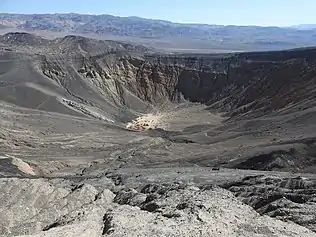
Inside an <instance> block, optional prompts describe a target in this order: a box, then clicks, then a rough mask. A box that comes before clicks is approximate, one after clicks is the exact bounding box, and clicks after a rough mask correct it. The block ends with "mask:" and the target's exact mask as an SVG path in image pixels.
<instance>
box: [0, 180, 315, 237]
mask: <svg viewBox="0 0 316 237" xmlns="http://www.w3.org/2000/svg"><path fill="white" fill-rule="evenodd" d="M0 187H1V190H2V191H1V194H0V200H1V203H2V205H1V208H0V213H1V214H0V222H1V223H2V225H1V227H0V234H1V235H2V236H18V235H19V236H22V235H23V236H91V237H92V236H249V237H253V236H284V237H285V236H287V237H288V236H293V237H294V236H300V237H303V236H306V237H311V236H316V235H315V234H314V233H312V232H311V231H310V230H308V229H306V228H304V227H300V226H298V225H296V224H294V223H291V222H287V223H286V222H282V221H279V220H275V219H272V218H270V217H268V216H260V215H259V214H258V213H256V212H255V211H254V210H253V209H252V208H251V207H249V206H247V205H246V204H243V203H241V202H240V201H238V200H237V199H236V198H235V197H234V196H233V194H232V193H230V192H228V191H225V190H223V189H220V188H204V189H202V188H198V187H195V186H192V185H184V184H179V183H173V184H172V183H171V184H165V185H156V184H148V185H146V186H144V187H142V188H141V190H140V192H137V191H136V190H134V189H126V188H125V189H117V190H116V191H114V190H112V191H114V193H113V192H112V191H110V190H108V189H104V190H97V189H96V188H95V187H93V186H92V185H90V184H85V183H80V184H76V185H73V186H72V185H71V182H70V183H69V181H67V180H63V179H56V180H45V179H18V178H8V179H1V180H0Z"/></svg>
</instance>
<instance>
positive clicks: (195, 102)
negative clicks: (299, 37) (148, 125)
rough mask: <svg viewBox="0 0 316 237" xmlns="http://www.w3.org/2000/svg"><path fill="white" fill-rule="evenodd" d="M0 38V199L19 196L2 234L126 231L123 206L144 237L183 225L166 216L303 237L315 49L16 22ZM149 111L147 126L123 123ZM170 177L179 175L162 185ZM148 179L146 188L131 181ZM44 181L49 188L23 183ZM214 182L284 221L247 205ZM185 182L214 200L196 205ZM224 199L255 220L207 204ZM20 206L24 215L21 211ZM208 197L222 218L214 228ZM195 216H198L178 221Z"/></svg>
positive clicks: (218, 231)
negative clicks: (129, 36)
mask: <svg viewBox="0 0 316 237" xmlns="http://www.w3.org/2000/svg"><path fill="white" fill-rule="evenodd" d="M0 44H1V45H2V48H3V50H2V51H1V54H0V90H1V91H0V100H1V101H2V103H1V127H0V129H1V130H0V146H1V163H0V167H1V170H0V172H1V176H2V177H3V178H1V181H2V184H1V185H3V190H7V191H5V192H4V193H3V195H2V196H1V200H2V199H3V200H7V199H8V197H9V196H10V195H13V196H15V197H21V198H20V199H19V200H20V201H19V203H18V204H16V206H14V207H13V206H12V205H13V204H10V203H7V202H6V203H7V204H5V205H4V206H3V207H2V209H1V212H0V213H1V215H0V221H1V222H2V221H6V222H5V225H3V226H7V227H5V228H2V229H1V230H0V233H1V234H3V235H4V236H7V235H22V234H36V233H38V234H37V235H35V236H46V234H48V236H50V235H51V236H54V235H56V234H57V235H58V234H59V235H61V234H63V235H65V236H67V235H66V234H68V236H77V235H76V234H78V233H81V232H82V231H83V230H82V229H80V228H85V229H87V228H88V229H89V231H90V230H91V232H90V233H88V232H82V233H84V234H82V236H87V235H88V234H89V235H90V236H100V235H101V234H102V233H103V234H106V235H113V236H124V235H125V236H129V234H131V233H132V232H131V231H132V230H133V229H134V228H138V227H139V226H137V223H136V222H135V223H127V222H126V221H127V220H126V219H124V218H123V216H120V213H129V214H128V215H131V216H138V217H139V220H138V221H144V220H146V223H147V222H148V223H147V224H148V225H147V227H144V229H141V232H139V233H138V234H140V235H143V236H146V235H148V233H152V232H153V231H154V233H156V235H157V236H168V235H170V234H174V235H183V233H182V232H181V231H183V230H181V227H179V229H177V228H173V226H174V225H176V226H177V225H179V223H187V224H184V226H186V227H185V228H184V229H185V231H186V233H188V234H187V235H188V236H196V235H197V233H200V235H202V236H212V235H216V236H237V235H238V234H239V235H241V236H273V233H275V234H276V236H304V235H305V236H313V233H312V232H308V230H307V229H304V228H303V227H298V226H297V225H295V224H293V223H292V221H294V222H296V223H298V224H300V225H303V226H305V227H307V228H309V229H310V230H315V215H314V211H313V210H314V209H313V208H315V189H314V186H315V181H314V180H315V177H314V175H313V173H314V172H315V131H316V130H315V128H314V127H315V96H314V94H315V93H314V92H315V68H316V67H315V62H316V52H315V49H313V48H309V49H299V50H291V51H282V52H281V51H280V52H264V53H242V54H227V55H159V54H155V53H153V52H151V50H149V49H147V48H145V47H143V46H134V45H129V44H123V43H119V42H114V41H97V40H91V39H88V38H84V37H77V36H67V37H65V38H61V39H56V40H43V39H40V38H38V37H35V36H33V35H29V34H21V33H11V34H8V35H4V36H2V37H1V39H0ZM101 49H102V51H101ZM148 114H150V116H149V117H148V118H149V119H151V120H156V123H155V124H156V125H157V127H158V128H157V129H150V130H146V131H133V130H130V129H127V128H126V125H127V124H128V122H131V121H132V120H133V119H135V118H137V117H141V116H144V115H145V118H147V117H146V115H147V116H148ZM179 167H180V168H179ZM198 167H200V168H198ZM212 167H221V170H219V171H217V170H215V169H214V168H212ZM232 168H233V169H232ZM288 171H291V172H294V173H291V172H288ZM295 172H297V173H295ZM249 175H251V177H247V176H249ZM258 175H262V177H261V176H258ZM298 176H300V177H299V178H298ZM256 177H257V178H256ZM237 179H240V181H239V182H237V183H232V181H236V180H237ZM297 179H298V180H301V181H297ZM175 180H176V181H177V182H178V183H180V184H181V185H184V186H181V187H182V188H181V187H180V188H179V187H178V186H177V187H175V188H173V187H174V186H173V185H179V184H174V181H175ZM249 180H250V181H249ZM283 183H290V184H291V185H285V186H284V185H283ZM146 184H148V185H149V186H148V187H151V188H150V190H151V191H148V190H147V189H142V188H140V187H144V186H145V185H146ZM20 185H22V186H23V185H24V186H25V187H26V186H28V185H32V188H30V190H29V191H28V189H23V190H20V189H19V188H18V187H19V186H20ZM46 185H48V186H49V187H51V188H50V189H49V190H50V191H49V190H48V191H47V190H42V191H40V192H42V194H38V195H39V196H36V197H33V196H32V195H34V193H33V191H34V190H39V187H40V186H46ZM214 185H217V186H220V187H221V188H215V187H213V186H214ZM144 188H145V187H144ZM161 188H162V189H163V190H167V191H159V190H161ZM223 188H224V189H228V190H229V191H231V192H232V193H234V194H236V196H237V197H238V198H239V199H241V201H244V202H245V203H247V204H249V205H252V206H253V207H254V208H255V209H256V210H257V211H258V212H259V213H260V214H267V215H270V216H272V217H276V218H279V219H282V220H287V221H289V223H285V222H273V221H271V220H270V219H269V217H266V216H264V217H259V216H256V215H257V214H256V213H255V211H254V210H251V209H247V208H248V207H247V206H246V205H244V204H241V203H240V201H239V200H237V199H236V198H235V197H233V195H232V193H230V192H228V191H225V190H223ZM134 189H135V190H134ZM10 190H11V191H10ZM145 190H147V191H145ZM209 190H213V191H209ZM258 190H260V192H258ZM34 192H35V191H34ZM50 192H51V193H50ZM52 193H54V198H52V199H46V198H42V197H43V196H45V195H47V196H51V195H52ZM221 194H222V195H224V196H223V198H220V199H218V195H221ZM6 195H7V196H6ZM8 195H9V196H8ZM122 195H123V196H122ZM124 195H127V196H126V197H125V196H124ZM196 195H202V196H203V197H205V200H207V199H208V198H210V197H213V196H214V198H215V199H216V200H217V201H216V202H214V203H209V204H207V205H209V207H207V206H204V207H203V206H201V205H199V204H198V202H199V201H198V200H197V197H196ZM13 196H12V197H13ZM72 196H74V197H75V196H76V197H78V199H77V201H76V202H74V200H73V198H72ZM168 197H170V198H168ZM122 198H123V200H122ZM31 199H32V200H36V201H35V203H34V202H31V203H30V200H31ZM181 199H185V200H187V204H183V203H180V201H179V200H181ZM260 200H261V201H260ZM178 202H179V203H178ZM227 202H232V203H233V207H231V209H230V211H232V212H236V216H237V218H241V217H242V213H244V215H247V218H248V217H249V219H251V218H252V217H254V216H256V217H255V219H254V222H252V224H246V223H245V222H240V219H237V220H231V223H230V224H228V223H225V219H227V216H226V214H225V213H223V212H222V211H221V210H219V209H217V208H219V206H220V205H224V204H225V203H227ZM54 203H59V204H58V205H60V206H58V205H57V206H56V205H55V204H54ZM63 203H64V204H65V203H69V205H68V206H64V204H63ZM123 204H124V205H123ZM180 204H183V205H180ZM54 205H55V206H54ZM126 205H127V206H126ZM23 206H28V207H29V208H30V210H29V211H30V212H31V213H33V215H34V217H33V218H31V219H28V220H27V219H26V218H22V216H23V215H25V216H28V215H29V213H28V212H27V211H24V210H22V209H21V207H23ZM210 207H213V208H214V210H216V211H218V212H217V213H218V215H219V216H218V218H219V220H222V222H221V221H220V222H219V223H222V224H223V225H221V224H218V226H216V228H215V227H214V226H213V227H211V226H212V225H211V224H210V223H213V222H214V220H213V219H212V218H211V217H210V215H211V214H210V213H209V211H208V210H209V208H210ZM86 208H87V209H86ZM189 209H191V210H193V212H189V211H188V210H189ZM19 212H21V213H24V214H23V215H22V216H21V218H17V217H16V216H17V215H20V214H19ZM179 212H180V213H179ZM79 213H81V214H79ZM190 213H191V214H190ZM192 213H193V214H192ZM220 213H221V214H220ZM43 215H44V216H45V218H44V216H43ZM81 215H82V216H81ZM192 215H193V216H192ZM251 216H252V217H251ZM299 216H300V217H301V218H298V217H299ZM192 218H193V219H192ZM195 218H196V219H195ZM221 218H222V219H221ZM260 218H263V219H260ZM264 218H266V219H264ZM158 219H159V220H160V221H159V223H158V224H157V226H155V224H154V223H155V222H156V220H158ZM195 222H197V223H198V222H205V223H208V224H207V225H206V226H207V227H206V228H204V227H203V226H199V225H198V224H197V226H198V227H196V228H194V227H193V226H192V225H191V226H190V225H189V224H188V223H195ZM102 223H103V224H102ZM264 223H270V224H271V225H270V226H269V225H268V226H267V225H266V224H264ZM225 225H228V226H229V231H232V232H229V233H228V232H225V231H226V230H225ZM84 226H86V227H84ZM102 226H103V227H102ZM154 226H155V227H154ZM162 226H165V227H166V226H168V228H167V227H166V228H162ZM236 226H243V227H242V228H241V230H240V231H241V232H240V233H239V232H238V230H237V229H236V228H237V227H236ZM102 228H103V229H102ZM186 228H187V229H186ZM226 229H227V228H226ZM41 230H42V231H43V232H41ZM179 231H180V232H179ZM128 233H129V234H128ZM190 233H191V234H190ZM49 234H50V235H49ZM136 234H137V233H135V235H136Z"/></svg>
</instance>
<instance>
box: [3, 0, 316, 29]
mask: <svg viewBox="0 0 316 237" xmlns="http://www.w3.org/2000/svg"><path fill="white" fill-rule="evenodd" d="M0 12H15V13H56V12H58V13H68V12H76V13H88V14H113V15H118V16H140V17H145V18H152V19H163V20H170V21H175V22H192V23H206V24H224V25H229V24H231V25H263V26H267V25H276V26H290V25H297V24H314V23H315V24H316V1H315V0H46V1H45V0H0Z"/></svg>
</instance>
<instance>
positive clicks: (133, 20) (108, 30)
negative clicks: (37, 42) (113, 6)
mask: <svg viewBox="0 0 316 237" xmlns="http://www.w3.org/2000/svg"><path fill="white" fill-rule="evenodd" d="M0 30H1V31H3V32H8V31H27V32H37V33H38V34H41V35H43V34H44V33H48V32H49V33H50V34H56V35H60V34H78V35H89V36H93V37H99V38H107V39H115V40H125V41H133V42H137V43H142V44H144V45H147V46H153V47H156V48H160V49H162V50H167V51H192V50H197V51H202V52H204V51H205V52H209V51H225V50H227V51H248V50H278V49H289V48H296V47H306V46H315V45H316V29H314V28H313V27H308V28H307V27H303V26H301V27H289V28H280V27H259V26H233V25H231V26H222V25H206V24H180V23H173V22H169V21H162V20H151V19H144V18H139V17H117V16H112V15H83V14H75V13H69V14H31V15H26V14H7V13H2V14H0Z"/></svg>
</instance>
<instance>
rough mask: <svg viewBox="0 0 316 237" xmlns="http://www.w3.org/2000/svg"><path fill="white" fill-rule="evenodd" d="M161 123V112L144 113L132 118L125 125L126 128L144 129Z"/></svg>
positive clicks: (152, 127)
mask: <svg viewBox="0 0 316 237" xmlns="http://www.w3.org/2000/svg"><path fill="white" fill-rule="evenodd" d="M161 125H162V114H146V115H143V116H140V117H138V118H136V119H135V120H132V122H129V123H128V124H127V125H126V128H127V129H131V130H135V131H145V130H148V129H155V128H158V127H159V126H161Z"/></svg>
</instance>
